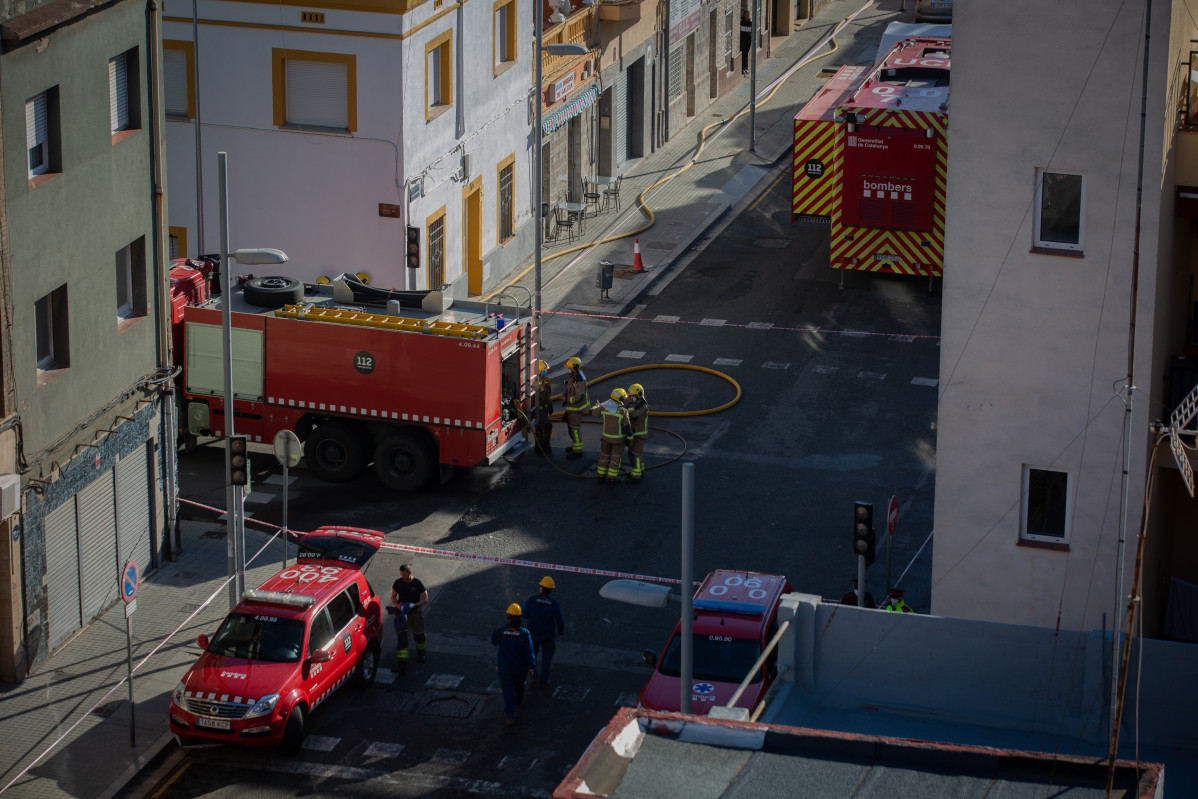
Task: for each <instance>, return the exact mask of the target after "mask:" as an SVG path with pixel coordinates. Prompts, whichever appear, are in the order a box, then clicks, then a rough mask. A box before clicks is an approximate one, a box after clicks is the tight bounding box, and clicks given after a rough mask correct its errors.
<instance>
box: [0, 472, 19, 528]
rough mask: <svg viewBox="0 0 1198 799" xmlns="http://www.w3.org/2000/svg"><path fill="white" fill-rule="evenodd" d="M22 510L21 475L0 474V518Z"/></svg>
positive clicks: (5, 517)
mask: <svg viewBox="0 0 1198 799" xmlns="http://www.w3.org/2000/svg"><path fill="white" fill-rule="evenodd" d="M20 512H21V477H20V475H16V474H0V519H7V518H8V517H10V516H13V515H15V514H18V513H20Z"/></svg>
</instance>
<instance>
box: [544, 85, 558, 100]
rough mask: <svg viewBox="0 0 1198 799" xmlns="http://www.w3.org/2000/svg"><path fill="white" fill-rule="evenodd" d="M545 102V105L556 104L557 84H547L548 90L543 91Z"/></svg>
mask: <svg viewBox="0 0 1198 799" xmlns="http://www.w3.org/2000/svg"><path fill="white" fill-rule="evenodd" d="M545 102H547V103H556V102H557V84H556V83H551V84H549V88H547V89H545Z"/></svg>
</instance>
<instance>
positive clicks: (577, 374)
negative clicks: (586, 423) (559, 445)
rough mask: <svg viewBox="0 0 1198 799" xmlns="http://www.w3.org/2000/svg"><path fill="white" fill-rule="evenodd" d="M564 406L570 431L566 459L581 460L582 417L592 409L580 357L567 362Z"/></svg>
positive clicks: (563, 394) (563, 393) (563, 392)
mask: <svg viewBox="0 0 1198 799" xmlns="http://www.w3.org/2000/svg"><path fill="white" fill-rule="evenodd" d="M562 404H563V405H565V406H566V428H567V429H568V430H569V431H570V443H569V444H567V445H566V457H567V458H581V457H582V415H583V414H584V413H586V412H587V411H588V410H589V409H590V407H591V398H590V395H588V394H587V377H586V375H584V374H583V373H582V359H581V358H579V357H578V356H574V357H573V358H570V359H569V360H567V361H566V384H565V386H564V387H563V389H562Z"/></svg>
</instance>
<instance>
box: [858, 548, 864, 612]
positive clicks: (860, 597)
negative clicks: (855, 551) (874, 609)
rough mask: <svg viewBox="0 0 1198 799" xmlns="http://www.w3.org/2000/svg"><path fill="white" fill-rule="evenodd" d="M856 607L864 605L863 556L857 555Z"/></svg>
mask: <svg viewBox="0 0 1198 799" xmlns="http://www.w3.org/2000/svg"><path fill="white" fill-rule="evenodd" d="M857 607H859V608H863V607H865V556H864V555H858V556H857Z"/></svg>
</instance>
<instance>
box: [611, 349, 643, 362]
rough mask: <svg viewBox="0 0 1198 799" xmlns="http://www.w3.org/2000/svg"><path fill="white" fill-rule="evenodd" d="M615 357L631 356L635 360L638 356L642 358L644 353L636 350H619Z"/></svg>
mask: <svg viewBox="0 0 1198 799" xmlns="http://www.w3.org/2000/svg"><path fill="white" fill-rule="evenodd" d="M616 357H617V358H632V359H633V360H636V359H639V358H644V357H645V353H643V352H639V351H638V350H621V351H620V354H619V355H617V356H616Z"/></svg>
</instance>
